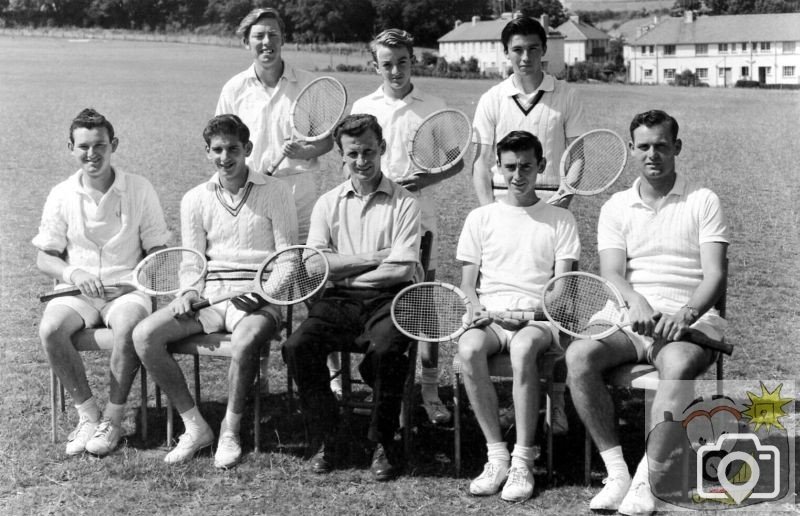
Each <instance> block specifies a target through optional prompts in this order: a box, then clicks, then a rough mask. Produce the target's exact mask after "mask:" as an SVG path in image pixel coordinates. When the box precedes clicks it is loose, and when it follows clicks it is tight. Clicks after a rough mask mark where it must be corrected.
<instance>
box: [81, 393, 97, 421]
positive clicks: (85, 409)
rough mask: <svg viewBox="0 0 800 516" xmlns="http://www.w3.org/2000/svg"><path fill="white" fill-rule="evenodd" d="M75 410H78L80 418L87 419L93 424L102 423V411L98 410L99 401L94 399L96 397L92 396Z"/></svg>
mask: <svg viewBox="0 0 800 516" xmlns="http://www.w3.org/2000/svg"><path fill="white" fill-rule="evenodd" d="M75 409H77V411H78V415H79V416H82V417H85V418H87V419H88V420H89V421H92V422H93V423H97V422H98V421H100V409H99V408H97V400H95V399H94V396H91V397H90V398H89V399H88V400H86V401H84V402H83V403H81V404H80V405H75Z"/></svg>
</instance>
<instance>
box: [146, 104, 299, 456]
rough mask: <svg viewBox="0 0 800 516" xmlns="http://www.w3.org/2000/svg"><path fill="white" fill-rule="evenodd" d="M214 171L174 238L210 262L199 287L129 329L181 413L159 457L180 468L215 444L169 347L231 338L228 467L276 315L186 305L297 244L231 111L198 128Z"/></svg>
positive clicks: (222, 444) (262, 309) (223, 438)
mask: <svg viewBox="0 0 800 516" xmlns="http://www.w3.org/2000/svg"><path fill="white" fill-rule="evenodd" d="M203 138H204V139H205V141H206V152H207V153H208V158H209V159H210V160H211V161H212V162H213V163H214V167H215V168H216V173H215V174H214V175H213V176H212V177H211V179H209V180H208V181H206V182H205V183H202V184H200V185H198V186H196V187H194V188H192V189H191V190H189V192H187V193H186V195H185V196H184V197H183V200H182V201H181V237H182V240H183V245H184V246H185V247H191V248H192V249H197V250H198V251H200V252H201V253H203V254H204V255H205V256H206V257H207V258H208V274H207V276H206V279H205V281H204V282H201V283H199V284H197V285H195V286H194V287H192V288H189V289H186V290H184V291H183V292H181V293H179V294H178V295H177V297H176V298H175V299H174V300H173V301H172V302H171V303H170V304H169V306H167V307H165V308H163V309H161V310H159V311H158V312H156V313H154V314H153V315H151V316H150V317H148V318H147V319H145V320H144V321H142V322H141V323H140V324H139V325H138V326H137V327H136V330H135V331H134V335H133V339H134V343H135V345H136V352H137V353H138V354H139V357H140V358H141V359H142V363H143V364H144V366H145V367H146V368H147V370H148V371H149V372H150V374H151V376H152V377H153V380H154V381H155V382H156V383H157V384H158V385H159V386H160V387H161V389H163V390H164V392H165V393H166V394H167V396H169V398H170V401H171V402H172V403H173V404H174V405H175V408H176V409H177V410H178V412H179V413H180V415H181V419H182V420H183V423H184V427H185V429H186V430H185V433H184V434H183V435H181V437H180V439H179V441H178V445H177V446H176V447H175V449H173V450H172V451H170V452H169V453H168V454H167V455H166V457H164V461H165V462H167V463H168V464H177V463H180V462H184V461H186V460H188V459H191V458H192V457H193V456H194V454H195V453H196V452H197V451H198V450H200V449H202V448H205V447H207V446H209V445H211V444H212V442H213V441H214V432H212V430H211V428H210V427H209V426H208V423H206V421H205V420H204V419H203V417H202V416H201V415H200V412H199V411H198V409H197V406H196V405H195V402H194V400H193V399H192V396H191V394H190V393H189V389H188V387H187V386H186V380H185V379H184V377H183V373H182V372H181V369H180V367H179V366H178V364H177V362H176V361H175V359H174V358H173V357H172V355H171V354H170V353H169V352H168V351H167V345H168V344H169V343H170V342H175V341H178V340H180V339H183V338H184V337H188V336H190V335H195V334H198V333H215V332H230V333H232V335H231V344H232V346H233V357H232V359H231V364H230V368H229V370H228V389H229V390H228V407H227V411H226V412H225V419H224V420H223V421H222V424H221V425H220V433H219V443H218V445H217V451H216V454H215V455H214V466H216V467H218V468H230V467H232V466H234V465H236V464H237V463H238V462H239V460H240V458H241V455H242V449H241V446H240V443H239V426H240V422H241V418H242V412H243V410H244V403H245V396H246V394H247V391H248V390H249V389H250V386H251V385H253V380H254V379H255V375H256V370H257V368H258V357H259V352H260V350H261V346H262V345H263V344H264V343H265V342H266V341H268V340H269V339H270V338H271V337H272V336H273V335H274V334H275V332H276V330H277V329H278V328H280V324H281V312H280V310H279V309H278V308H276V307H273V306H270V305H267V304H266V303H265V302H264V301H263V299H261V298H260V297H258V296H255V295H254V296H252V297H249V296H246V295H242V296H239V297H237V298H233V299H232V300H231V301H226V302H223V303H219V304H216V305H212V306H210V307H208V308H203V309H201V310H199V311H198V312H196V313H195V312H193V311H192V308H191V305H192V303H195V302H197V301H199V300H200V299H201V297H200V296H201V294H202V295H203V296H205V297H211V296H214V295H217V294H220V293H225V292H229V291H237V290H241V291H247V289H248V288H249V286H250V284H251V281H252V278H253V275H247V274H245V275H243V274H242V271H243V270H244V271H252V273H253V274H255V272H256V269H257V268H258V265H259V264H260V263H261V262H263V261H264V260H265V259H266V258H267V257H268V256H269V255H270V254H271V253H273V252H274V251H275V250H276V249H282V248H284V247H287V246H289V245H292V244H293V243H294V242H295V241H296V239H297V215H296V211H295V208H294V204H293V201H292V195H291V192H290V191H289V187H288V186H286V184H284V183H283V182H282V181H280V180H278V179H275V178H272V177H269V176H265V175H263V174H258V173H255V172H253V171H252V170H250V169H249V168H248V166H247V165H246V163H245V158H247V156H248V155H249V154H250V151H251V149H252V144H251V143H250V131H249V130H248V129H247V126H246V125H244V123H243V122H242V121H241V120H240V119H239V117H237V116H236V115H219V116H216V117H214V118H212V119H211V120H210V121H209V122H208V124H207V125H206V128H205V130H204V131H203Z"/></svg>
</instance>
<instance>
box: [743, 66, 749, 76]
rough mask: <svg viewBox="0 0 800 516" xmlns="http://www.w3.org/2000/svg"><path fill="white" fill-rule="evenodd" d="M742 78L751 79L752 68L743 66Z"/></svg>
mask: <svg viewBox="0 0 800 516" xmlns="http://www.w3.org/2000/svg"><path fill="white" fill-rule="evenodd" d="M742 77H750V67H749V66H743V67H742Z"/></svg>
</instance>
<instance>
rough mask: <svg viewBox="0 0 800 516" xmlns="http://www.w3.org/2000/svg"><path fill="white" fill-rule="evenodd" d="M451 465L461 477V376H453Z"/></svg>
mask: <svg viewBox="0 0 800 516" xmlns="http://www.w3.org/2000/svg"><path fill="white" fill-rule="evenodd" d="M453 464H454V465H455V469H456V478H458V477H460V476H461V375H460V374H458V373H456V374H454V375H453Z"/></svg>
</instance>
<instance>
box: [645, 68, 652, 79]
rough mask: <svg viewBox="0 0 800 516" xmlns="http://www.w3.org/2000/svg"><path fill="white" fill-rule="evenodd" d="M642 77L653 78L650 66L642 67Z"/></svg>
mask: <svg viewBox="0 0 800 516" xmlns="http://www.w3.org/2000/svg"><path fill="white" fill-rule="evenodd" d="M644 78H645V79H652V78H653V69H652V68H645V69H644Z"/></svg>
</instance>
